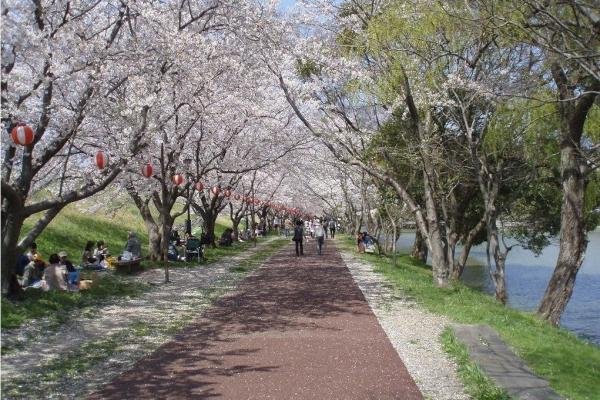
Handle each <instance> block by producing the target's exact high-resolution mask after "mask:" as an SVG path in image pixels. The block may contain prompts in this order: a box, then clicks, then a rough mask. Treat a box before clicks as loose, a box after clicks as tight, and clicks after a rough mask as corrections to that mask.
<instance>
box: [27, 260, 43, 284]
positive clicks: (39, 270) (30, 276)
mask: <svg viewBox="0 0 600 400" xmlns="http://www.w3.org/2000/svg"><path fill="white" fill-rule="evenodd" d="M45 268H46V263H45V262H44V260H42V257H41V256H40V255H39V254H34V255H33V256H32V260H31V262H30V263H29V264H27V265H26V266H25V270H24V271H23V287H27V286H31V285H33V284H34V283H36V282H39V281H40V280H42V277H43V276H44V269H45Z"/></svg>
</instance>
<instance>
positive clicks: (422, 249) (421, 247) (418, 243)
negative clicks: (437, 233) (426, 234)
mask: <svg viewBox="0 0 600 400" xmlns="http://www.w3.org/2000/svg"><path fill="white" fill-rule="evenodd" d="M427 252H428V250H427V243H426V242H425V238H423V234H422V233H421V231H420V230H419V229H417V231H416V232H415V241H414V243H413V248H412V251H411V253H410V256H411V257H413V258H416V259H417V260H419V261H421V262H422V263H426V262H427Z"/></svg>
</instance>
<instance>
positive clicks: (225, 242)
mask: <svg viewBox="0 0 600 400" xmlns="http://www.w3.org/2000/svg"><path fill="white" fill-rule="evenodd" d="M232 242H233V229H231V228H227V229H225V230H224V231H223V234H222V235H221V239H220V240H219V246H231V243H232Z"/></svg>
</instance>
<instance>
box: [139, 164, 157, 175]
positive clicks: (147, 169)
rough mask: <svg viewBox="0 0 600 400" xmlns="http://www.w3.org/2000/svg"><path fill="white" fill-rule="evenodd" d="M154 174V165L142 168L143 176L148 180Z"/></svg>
mask: <svg viewBox="0 0 600 400" xmlns="http://www.w3.org/2000/svg"><path fill="white" fill-rule="evenodd" d="M153 173H154V168H153V167H152V164H146V165H144V166H143V167H142V175H144V176H145V177H146V178H150V177H151V176H152V174H153Z"/></svg>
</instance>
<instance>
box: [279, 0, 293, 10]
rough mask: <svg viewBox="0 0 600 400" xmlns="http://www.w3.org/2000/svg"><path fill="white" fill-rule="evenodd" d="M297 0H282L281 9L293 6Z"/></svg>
mask: <svg viewBox="0 0 600 400" xmlns="http://www.w3.org/2000/svg"><path fill="white" fill-rule="evenodd" d="M295 2H296V0H281V6H280V7H281V9H283V10H286V9H287V8H289V7H290V6H292V5H293V4H294V3H295Z"/></svg>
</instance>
